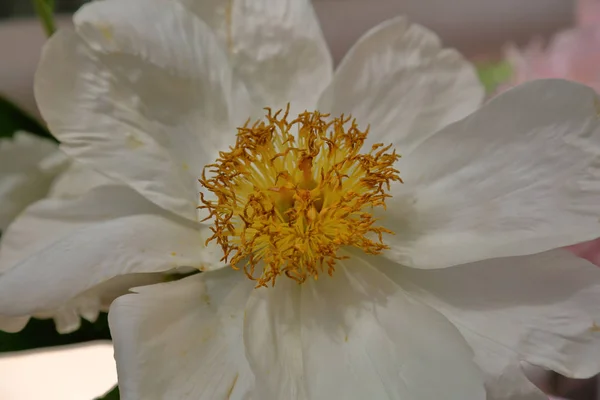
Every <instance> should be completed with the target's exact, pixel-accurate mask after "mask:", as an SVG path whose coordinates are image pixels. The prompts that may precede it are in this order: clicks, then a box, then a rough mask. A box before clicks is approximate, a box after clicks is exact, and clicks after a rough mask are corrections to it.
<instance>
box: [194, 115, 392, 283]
mask: <svg viewBox="0 0 600 400" xmlns="http://www.w3.org/2000/svg"><path fill="white" fill-rule="evenodd" d="M288 113H289V107H288V109H287V110H279V111H277V112H275V113H273V112H272V111H271V110H270V109H267V114H266V116H265V118H264V120H262V121H257V122H255V123H254V124H253V125H250V124H249V122H247V123H246V125H245V126H244V127H242V128H238V135H237V140H236V144H235V146H234V147H233V148H230V151H226V152H220V154H219V158H218V159H217V161H216V162H215V163H214V164H210V165H207V166H206V167H205V168H204V171H203V172H202V178H201V179H200V183H201V184H202V185H203V186H204V187H205V188H206V189H208V190H209V191H211V192H212V193H214V194H215V195H216V200H208V199H206V198H205V197H204V196H203V195H202V194H201V201H202V204H203V205H202V206H200V207H199V208H205V209H208V211H209V213H210V214H209V216H208V217H207V219H211V218H212V219H213V220H214V226H213V227H212V228H211V229H212V231H213V233H214V234H213V236H212V237H211V238H209V239H208V241H212V240H215V241H216V242H217V243H218V244H219V245H220V246H221V247H222V249H223V252H224V256H223V260H224V261H226V262H229V263H231V265H232V266H233V268H235V269H238V268H239V265H240V264H243V269H244V271H245V273H246V275H247V276H248V277H249V278H250V279H253V280H256V281H257V286H267V284H268V283H271V284H272V285H274V284H275V280H276V279H277V277H279V276H280V275H282V274H284V275H285V276H287V277H289V278H292V279H294V280H296V281H298V282H299V283H302V282H304V281H305V280H306V279H307V278H308V277H309V276H312V277H314V279H317V278H318V276H319V274H320V273H324V272H327V273H328V274H329V275H331V274H332V273H333V271H334V270H335V263H336V260H341V259H344V258H347V256H344V255H342V254H340V253H341V252H340V249H341V248H342V247H344V246H351V247H356V248H360V249H362V250H363V251H364V252H366V253H369V254H379V253H380V252H381V251H382V250H384V249H387V248H388V247H387V246H386V245H385V244H384V243H383V238H382V236H383V233H392V232H391V231H389V230H388V229H385V228H383V227H379V226H375V222H376V220H375V218H374V217H373V215H372V214H371V211H372V209H373V208H374V207H384V208H385V199H386V198H387V197H390V196H389V195H388V194H386V191H389V186H390V183H391V182H392V181H399V182H402V180H401V179H400V176H399V172H398V170H396V169H394V167H393V164H394V162H395V161H396V160H397V159H398V158H399V157H400V156H399V155H397V154H396V151H395V150H393V151H390V148H391V145H389V146H386V147H384V146H383V145H382V144H375V145H373V146H372V147H371V149H370V151H369V152H366V153H360V150H361V148H362V146H363V143H364V141H365V139H366V137H367V134H368V128H367V130H365V131H361V130H359V129H358V127H357V124H356V121H355V120H353V119H352V117H349V116H348V117H346V116H344V115H342V116H340V117H339V118H330V116H329V115H328V114H321V113H319V112H318V111H315V112H304V113H302V114H300V115H299V116H298V117H297V118H295V119H293V120H288V118H289V115H288ZM207 172H208V173H209V175H211V177H210V178H208V177H207ZM257 266H258V267H259V268H258V269H257ZM257 271H260V272H257ZM257 275H258V276H257Z"/></svg>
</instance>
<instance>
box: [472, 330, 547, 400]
mask: <svg viewBox="0 0 600 400" xmlns="http://www.w3.org/2000/svg"><path fill="white" fill-rule="evenodd" d="M461 332H462V334H463V336H464V337H465V339H467V342H469V344H470V345H471V347H472V348H474V349H475V350H476V353H475V362H477V364H479V365H480V366H481V369H482V370H483V372H484V374H485V379H486V389H487V398H486V399H487V400H548V395H546V394H544V393H543V392H542V391H541V390H540V389H538V387H537V386H535V385H534V384H533V383H532V382H531V381H530V380H529V379H528V378H527V375H526V374H525V372H524V371H523V368H522V366H521V363H520V361H519V355H518V354H516V353H515V352H514V351H512V350H511V349H509V348H507V347H505V346H503V345H500V344H498V343H496V342H494V341H493V340H491V339H489V338H487V337H483V336H480V335H478V334H477V333H475V332H472V331H470V330H468V329H463V330H462V331H461Z"/></svg>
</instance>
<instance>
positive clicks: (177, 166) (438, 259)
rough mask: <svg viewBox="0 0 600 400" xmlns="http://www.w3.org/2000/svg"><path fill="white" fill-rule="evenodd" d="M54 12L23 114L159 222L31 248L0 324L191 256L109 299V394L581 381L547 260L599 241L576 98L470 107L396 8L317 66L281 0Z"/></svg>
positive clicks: (457, 77) (594, 104)
mask: <svg viewBox="0 0 600 400" xmlns="http://www.w3.org/2000/svg"><path fill="white" fill-rule="evenodd" d="M74 22H75V31H74V32H73V31H62V32H59V33H57V34H55V35H54V36H53V37H52V38H51V39H50V41H49V43H48V44H47V46H46V48H45V50H44V54H43V56H42V60H41V63H40V66H39V70H38V73H37V79H36V87H35V89H36V96H37V100H38V102H39V106H40V108H41V111H42V114H43V116H44V118H45V119H46V120H47V122H48V124H49V126H50V128H51V130H52V131H53V132H54V134H55V135H56V136H57V137H58V138H59V139H60V140H61V142H62V144H63V146H64V150H65V151H66V152H67V153H68V154H69V155H71V156H73V157H74V158H75V159H77V160H79V161H80V162H82V163H85V164H87V165H90V166H92V167H94V168H96V169H98V170H100V171H102V172H103V173H105V174H106V175H108V176H110V177H112V178H115V179H118V180H120V181H122V182H124V183H125V184H127V185H129V186H130V187H131V188H133V189H135V190H136V191H137V192H138V193H139V194H140V195H142V196H143V197H145V198H146V199H148V200H149V201H150V202H152V203H154V204H155V205H157V206H158V207H160V208H161V209H162V210H163V212H162V213H158V212H156V213H145V212H140V213H139V214H136V215H134V216H130V217H123V218H117V219H115V220H114V221H111V222H107V223H104V224H97V225H93V226H91V227H85V228H82V229H80V230H78V231H77V233H76V234H73V235H70V236H68V237H65V239H63V240H61V241H60V243H58V244H54V245H52V246H47V247H45V248H44V249H42V250H40V251H39V252H38V253H37V254H36V256H35V257H31V258H29V259H27V260H25V261H24V262H22V263H20V264H19V267H18V268H14V269H13V270H11V271H9V273H7V274H5V275H4V276H2V278H1V279H0V314H7V315H19V314H23V313H28V312H31V311H32V310H35V309H36V307H38V305H39V304H41V303H43V304H47V305H50V306H53V305H56V304H60V303H61V302H64V301H65V300H66V299H68V298H71V297H72V296H73V294H74V293H77V292H81V291H82V290H85V289H87V288H89V287H91V285H95V284H98V283H101V282H103V281H105V280H107V279H109V278H110V277H112V276H117V275H120V274H126V273H134V272H157V271H162V270H167V269H170V268H174V267H194V268H197V269H201V270H204V271H205V272H204V273H201V274H197V275H194V276H191V277H188V278H185V279H182V280H179V281H176V282H170V283H162V284H158V285H152V286H146V287H143V288H139V289H136V292H137V293H135V294H130V295H126V296H123V297H121V298H119V299H117V300H116V301H115V302H114V303H113V305H112V306H111V310H110V316H109V318H110V323H111V330H112V333H113V337H114V344H115V351H116V359H117V363H118V370H119V385H120V390H121V396H122V397H123V399H125V400H129V399H219V398H229V399H242V398H246V399H247V398H252V399H261V400H263V399H275V400H279V399H324V398H334V399H357V400H358V399H360V400H362V399H365V398H373V399H402V400H429V399H440V398H443V399H450V400H452V399H456V400H464V399H469V400H471V399H485V398H486V392H487V399H494V400H495V399H518V400H522V399H526V400H533V399H543V398H544V397H543V394H542V393H541V392H540V391H538V390H537V389H536V388H535V387H534V386H533V384H531V383H530V382H529V381H528V380H527V378H526V377H525V375H524V374H523V372H522V371H521V368H520V362H522V361H525V362H529V363H532V364H535V365H539V366H542V367H546V368H550V369H553V370H556V371H558V372H560V373H562V374H564V375H567V376H573V377H579V378H582V377H586V376H591V375H593V374H595V373H597V372H598V371H600V346H599V344H600V328H598V323H600V309H599V308H598V307H597V305H596V304H597V301H598V293H599V292H600V271H599V270H598V269H597V268H595V267H593V266H591V265H590V264H588V263H587V262H586V261H584V260H580V259H577V258H576V257H574V256H572V255H570V254H568V253H566V252H565V251H563V250H552V249H554V248H556V247H560V246H565V245H569V244H572V243H577V242H581V241H584V240H588V239H592V238H594V237H597V236H598V235H600V223H599V221H598V216H599V215H600V205H599V204H600V203H598V200H597V199H598V195H599V194H600V182H599V181H598V176H599V172H600V171H599V166H600V163H599V161H600V158H599V156H598V155H599V154H600V117H599V106H598V104H599V101H598V98H597V96H596V94H595V93H594V91H593V90H591V89H589V88H587V87H585V86H582V85H578V84H574V83H568V82H565V81H558V80H548V81H537V82H532V83H528V84H525V85H523V86H521V87H518V88H515V89H513V90H510V91H508V92H506V93H504V94H503V95H501V96H499V97H497V98H495V99H494V100H492V101H491V102H490V103H489V104H487V105H485V106H483V107H482V108H481V109H479V110H477V108H478V107H479V106H480V102H481V99H482V97H483V93H482V89H481V87H480V85H479V83H478V81H477V78H476V76H475V73H474V71H473V69H472V67H471V66H470V65H469V64H468V63H467V62H466V61H464V60H463V59H462V58H461V57H460V56H459V55H458V54H457V53H456V52H454V51H452V50H447V49H442V48H441V46H440V43H439V40H438V39H437V38H436V37H435V35H433V34H432V33H431V32H429V31H427V30H426V29H424V28H422V27H419V26H417V25H410V24H408V23H407V22H406V21H405V20H403V19H393V20H391V21H389V22H386V23H384V24H382V25H380V26H378V27H376V28H374V29H373V30H371V31H370V32H368V33H367V34H366V35H365V36H364V37H363V38H362V39H360V40H359V41H358V43H357V44H356V45H355V46H354V48H353V49H352V50H351V51H350V52H349V54H348V55H347V56H346V58H345V59H344V61H343V62H342V63H341V65H340V66H339V67H338V68H337V70H336V71H335V74H334V73H333V68H332V64H331V59H330V55H329V53H328V51H327V48H326V45H325V42H324V40H323V38H322V34H321V31H320V27H319V24H318V22H317V20H316V18H315V16H314V12H313V10H312V8H311V5H310V3H309V2H307V1H303V0H277V1H275V0H273V1H268V0H251V1H250V0H247V1H244V0H239V1H236V0H234V1H228V2H223V1H205V2H200V1H192V0H188V1H182V2H164V1H153V0H130V1H127V2H122V1H118V0H106V1H96V2H93V3H91V4H90V5H88V6H86V7H84V8H83V9H82V10H80V11H79V12H78V13H77V14H76V16H75V18H74ZM288 104H289V109H288V106H287V105H288ZM263 107H270V108H271V110H272V111H271V114H268V115H269V116H270V118H266V117H264V114H265V111H264V110H263ZM277 110H281V111H279V112H277ZM304 110H308V112H307V113H304V114H302V113H303V112H304ZM315 110H318V111H315ZM319 112H321V113H331V116H325V115H322V114H319ZM342 115H344V116H349V115H352V117H353V118H356V125H354V123H353V120H346V119H345V118H347V117H342ZM261 116H262V119H261V121H262V123H257V124H254V121H256V120H257V119H259V118H261ZM298 116H300V118H299V119H297V117H298ZM336 118H337V119H336ZM246 122H247V123H246ZM344 122H345V123H344ZM245 123H246V125H245ZM239 127H243V128H242V129H240V130H238V128H239ZM367 127H369V128H367ZM367 131H368V133H367ZM236 133H238V136H237V139H236V136H235V134H236ZM365 135H366V136H365ZM291 137H293V138H294V139H293V140H292V139H291ZM363 140H364V144H363ZM376 143H384V147H379V148H376V149H374V150H372V145H373V144H376ZM390 143H391V145H392V147H387V145H388V144H390ZM361 144H363V146H362V148H361V147H360V145H361ZM228 146H231V147H228ZM396 152H397V153H396ZM397 154H400V155H401V156H402V158H401V159H399V160H396V158H397V157H396V155H397ZM207 165H208V167H207V168H205V166H207ZM398 170H399V171H400V172H398ZM203 172H204V173H203ZM400 177H401V178H402V180H403V181H404V183H403V184H401V183H400V181H399V178H400ZM388 183H389V187H388V185H387V184H388ZM198 193H202V196H200V198H199V196H198ZM112 201H114V200H112ZM384 201H385V203H386V205H387V209H384V207H383V203H384ZM197 207H201V208H200V209H199V210H198V209H197ZM87 209H88V210H90V209H89V208H87ZM82 211H83V209H82ZM90 212H91V211H90ZM207 216H208V217H209V218H208V219H207V220H205V221H203V222H201V220H203V219H204V218H205V217H207ZM211 229H212V230H211ZM387 230H389V231H393V233H394V234H393V235H392V234H387V233H386V232H387ZM309 233H310V234H309ZM379 233H381V236H380V235H379ZM211 236H212V240H211V241H209V242H208V244H207V245H206V246H205V245H204V243H205V242H206V239H207V238H209V239H210V237H211ZM219 245H220V246H219ZM223 250H224V251H223ZM369 253H374V254H369ZM224 255H225V259H226V260H227V261H228V262H231V261H234V262H235V264H236V265H235V267H236V268H237V269H238V270H235V269H234V268H230V267H227V266H225V263H224V262H223V261H220V260H221V259H222V258H223V256H224ZM40 263H43V268H40ZM223 266H225V268H221V267H223ZM451 266H454V267H453V268H444V267H451ZM240 269H241V270H240ZM244 270H245V271H244ZM11 272H13V273H11ZM244 272H246V273H244ZM317 276H318V280H317V279H316V278H317ZM249 278H251V279H249ZM299 282H300V284H298V283H299ZM257 284H258V286H261V285H264V287H262V286H261V287H258V288H257ZM473 352H474V353H473ZM482 371H483V376H482V373H481V372H482ZM484 380H485V389H484Z"/></svg>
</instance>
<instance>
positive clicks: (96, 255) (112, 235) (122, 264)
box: [0, 214, 214, 316]
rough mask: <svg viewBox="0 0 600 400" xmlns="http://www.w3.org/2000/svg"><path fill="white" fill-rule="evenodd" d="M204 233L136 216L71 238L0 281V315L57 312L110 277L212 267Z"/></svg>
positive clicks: (181, 222)
mask: <svg viewBox="0 0 600 400" xmlns="http://www.w3.org/2000/svg"><path fill="white" fill-rule="evenodd" d="M205 230H206V229H205V228H199V226H197V225H195V224H191V223H187V224H186V221H185V220H174V219H170V218H167V217H164V216H161V215H152V214H140V215H131V216H125V217H119V218H115V219H112V220H109V221H106V222H101V223H97V224H92V225H90V226H87V227H84V228H80V229H77V230H75V231H72V232H70V233H69V234H68V235H66V236H65V237H63V238H60V239H59V240H57V241H55V242H53V243H52V244H50V245H49V246H47V247H45V248H43V249H41V250H40V251H38V252H37V253H35V254H33V255H31V256H30V257H28V258H26V259H25V260H23V261H22V262H20V263H19V264H17V265H16V266H14V267H12V268H11V269H9V270H8V271H6V272H5V273H4V274H2V276H0V315H6V316H20V315H29V314H33V313H35V312H36V311H43V310H47V309H54V308H58V307H60V306H61V305H63V304H65V303H66V302H67V301H69V300H70V299H72V298H74V297H75V296H77V295H79V294H80V293H82V292H84V291H86V290H88V289H90V288H92V287H94V286H96V285H98V284H100V283H103V282H105V281H107V280H109V279H111V278H113V277H115V276H120V275H126V274H131V273H143V272H145V273H148V272H163V271H168V270H172V269H175V268H178V267H181V266H188V267H192V268H198V269H203V268H204V267H205V266H206V265H208V264H212V263H214V256H213V255H212V254H211V253H210V252H208V251H206V248H205V247H204V245H203V243H204V241H205V239H206V232H205Z"/></svg>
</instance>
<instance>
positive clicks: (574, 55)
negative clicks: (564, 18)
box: [503, 0, 600, 91]
mask: <svg viewBox="0 0 600 400" xmlns="http://www.w3.org/2000/svg"><path fill="white" fill-rule="evenodd" d="M576 18H577V26H576V27H575V28H572V29H569V30H566V31H563V32H560V33H559V34H557V35H556V36H554V38H552V39H551V40H550V42H549V43H547V45H544V43H543V42H542V41H541V40H535V41H533V42H532V43H531V44H530V45H529V46H527V47H526V48H525V49H517V48H516V47H514V46H511V47H510V48H508V49H507V51H506V58H507V60H508V62H509V63H510V64H511V66H512V67H513V71H514V75H513V77H512V79H511V81H510V82H509V83H508V84H509V86H513V85H516V84H519V83H522V82H525V81H528V80H532V79H542V78H564V79H569V80H573V81H577V82H581V83H584V84H586V85H588V86H591V87H593V88H595V89H596V90H598V91H600V0H580V1H579V2H578V3H577V12H576ZM503 89H506V87H504V88H503Z"/></svg>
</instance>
